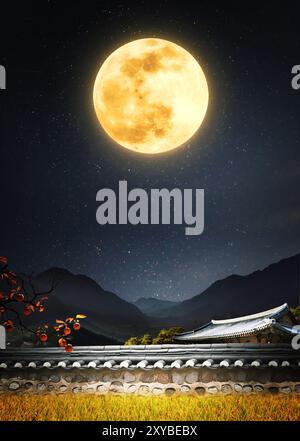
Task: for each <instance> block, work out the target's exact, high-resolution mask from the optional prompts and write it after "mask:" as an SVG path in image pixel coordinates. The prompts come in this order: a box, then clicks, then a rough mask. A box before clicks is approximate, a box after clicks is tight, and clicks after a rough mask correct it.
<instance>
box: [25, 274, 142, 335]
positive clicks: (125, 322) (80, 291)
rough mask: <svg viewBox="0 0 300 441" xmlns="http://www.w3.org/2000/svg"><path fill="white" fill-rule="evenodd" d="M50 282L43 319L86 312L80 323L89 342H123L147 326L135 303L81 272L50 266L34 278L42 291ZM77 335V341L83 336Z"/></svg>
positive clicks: (47, 287) (48, 319)
mask: <svg viewBox="0 0 300 441" xmlns="http://www.w3.org/2000/svg"><path fill="white" fill-rule="evenodd" d="M53 281H54V282H55V283H57V286H56V288H55V290H54V291H53V292H52V293H51V294H50V295H49V300H48V301H47V308H46V311H45V313H44V314H45V316H44V317H45V319H46V320H47V321H50V320H51V319H52V320H53V319H55V318H58V317H59V318H63V317H66V316H73V315H74V314H76V313H81V314H85V315H87V318H86V319H84V320H82V326H83V329H84V330H85V335H88V336H89V337H91V339H92V341H90V343H89V344H105V343H107V340H108V339H109V340H110V341H114V342H123V341H124V339H127V338H128V337H131V336H132V335H136V334H141V333H142V332H143V330H144V329H145V328H148V327H149V325H150V324H148V318H147V317H146V316H145V315H144V314H143V313H142V312H141V311H140V310H139V309H138V308H137V307H136V306H134V305H133V304H131V303H129V302H127V301H125V300H123V299H121V298H120V297H118V296H117V295H116V294H114V293H111V292H108V291H105V290H104V289H103V288H101V286H99V285H98V284H97V283H96V282H95V281H94V280H92V279H91V278H89V277H86V276H84V275H74V274H72V273H71V272H70V271H67V270H65V269H61V268H51V269H49V270H47V271H45V272H43V273H41V274H39V275H37V276H36V277H35V279H34V283H35V286H37V287H39V288H40V289H45V290H47V289H49V287H50V286H51V283H52V282H53ZM32 317H33V316H32ZM38 318H40V317H38ZM79 334H82V332H80V333H78V337H76V338H77V340H78V341H80V338H81V339H82V338H83V337H80V336H79ZM92 336H94V337H95V338H92ZM84 340H86V338H85V339H84ZM104 340H105V341H104Z"/></svg>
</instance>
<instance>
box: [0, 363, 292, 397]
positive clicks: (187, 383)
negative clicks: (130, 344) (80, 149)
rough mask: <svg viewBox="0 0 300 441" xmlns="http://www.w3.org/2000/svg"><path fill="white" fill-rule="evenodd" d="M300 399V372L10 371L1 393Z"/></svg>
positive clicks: (1, 375)
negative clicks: (259, 395)
mask: <svg viewBox="0 0 300 441" xmlns="http://www.w3.org/2000/svg"><path fill="white" fill-rule="evenodd" d="M3 393H12V394H37V393H39V394H47V393H51V394H65V393H75V394H77V393H90V394H106V393H114V394H122V393H126V394H138V395H148V394H154V395H161V394H166V395H173V394H188V393H193V394H218V393H220V394H231V393H246V394H252V393H284V394H300V369H299V368H292V367H268V368H266V367H264V368H260V367H248V368H245V367H243V368H242V367H241V368H239V367H233V368H225V367H218V368H205V367H202V368H183V369H175V368H174V369H167V370H166V369H149V370H147V369H141V368H134V369H116V370H113V369H108V368H103V369H92V368H89V369H85V368H83V369H78V368H71V369H63V368H55V369H47V368H41V369H30V368H25V369H18V368H14V369H6V370H4V371H2V372H1V371H0V394H3Z"/></svg>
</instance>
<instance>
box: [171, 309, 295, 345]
mask: <svg viewBox="0 0 300 441" xmlns="http://www.w3.org/2000/svg"><path fill="white" fill-rule="evenodd" d="M288 313H289V307H288V305H287V303H284V304H283V305H281V306H278V307H277V308H273V309H269V310H267V311H263V312H259V313H257V314H252V315H247V316H243V317H237V318H232V319H226V320H211V321H210V322H209V323H208V324H206V325H204V326H202V327H200V328H198V329H195V330H193V331H189V332H183V333H181V334H177V335H176V336H175V340H177V341H200V340H215V339H222V338H235V337H245V336H250V335H254V334H256V333H259V332H260V331H263V330H265V329H272V328H277V329H280V330H281V331H282V332H285V333H291V329H293V328H291V327H288V326H280V325H279V320H280V319H281V318H282V317H283V316H284V315H286V314H288Z"/></svg>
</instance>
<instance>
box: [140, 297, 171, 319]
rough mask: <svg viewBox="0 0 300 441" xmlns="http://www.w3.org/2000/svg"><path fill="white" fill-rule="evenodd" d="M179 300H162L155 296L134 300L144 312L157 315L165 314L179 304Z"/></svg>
mask: <svg viewBox="0 0 300 441" xmlns="http://www.w3.org/2000/svg"><path fill="white" fill-rule="evenodd" d="M177 303H178V302H171V301H170V300H160V299H156V298H154V297H148V298H146V297H141V298H140V299H138V300H136V301H135V302H134V305H135V306H137V307H138V308H139V309H140V310H141V311H142V312H143V313H144V314H148V315H153V314H154V315H155V316H156V317H159V316H164V315H165V311H166V310H168V309H169V308H171V307H173V306H175V305H177Z"/></svg>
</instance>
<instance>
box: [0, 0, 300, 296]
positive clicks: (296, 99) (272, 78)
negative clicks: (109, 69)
mask: <svg viewBox="0 0 300 441" xmlns="http://www.w3.org/2000/svg"><path fill="white" fill-rule="evenodd" d="M22 3H24V5H23V4H22V5H20V4H18V5H17V6H16V5H13V7H11V8H10V9H9V7H8V6H5V5H1V16H2V17H3V18H4V20H3V22H2V23H1V29H0V41H1V44H0V64H2V65H4V66H5V67H6V70H7V90H6V91H0V148H1V160H0V183H1V195H2V198H1V199H2V209H1V220H0V222H1V254H3V255H7V256H8V257H9V259H10V263H11V267H12V268H14V269H16V270H18V271H25V272H32V271H34V272H40V271H42V270H45V269H48V268H49V267H52V266H56V267H64V268H67V269H68V270H70V271H72V272H74V273H82V274H86V275H88V276H91V277H92V278H94V279H95V280H96V281H97V282H99V283H100V285H101V286H102V287H104V288H105V289H108V290H111V291H113V292H115V293H117V294H118V295H120V296H122V297H123V298H125V299H127V300H135V299H137V298H139V297H142V296H145V297H150V296H156V297H158V298H161V299H169V300H183V299H187V298H189V297H191V296H193V295H196V294H199V293H200V292H201V291H202V290H204V289H205V288H206V287H208V286H209V285H210V284H211V283H212V282H214V281H215V280H217V279H220V278H223V277H226V276H228V275H230V274H232V273H237V274H247V273H249V272H251V271H253V270H256V269H261V268H263V267H265V266H267V265H268V264H270V263H272V262H276V261H278V260H280V259H281V258H284V257H288V256H290V255H293V254H295V253H297V252H299V245H300V235H299V223H300V205H299V183H300V182H299V181H300V170H299V160H300V145H299V140H300V124H299V115H300V91H295V90H293V89H292V88H291V79H292V75H291V69H292V67H293V66H294V65H295V64H300V30H299V24H298V20H299V14H300V8H299V6H298V7H296V2H295V3H294V6H291V8H290V9H288V8H287V7H286V6H285V7H282V8H279V7H277V6H275V5H274V3H271V2H264V4H263V5H261V4H259V3H258V5H257V6H255V3H253V2H250V3H249V6H248V7H247V3H243V5H242V6H240V7H236V6H235V7H234V6H231V3H230V2H228V3H227V2H226V5H227V6H226V7H225V6H223V5H222V3H224V2H222V3H221V2H220V5H219V6H218V5H217V3H214V4H212V3H213V2H197V3H201V4H200V5H199V4H195V2H189V1H184V2H183V1H180V2H173V1H163V0H161V1H159V2H156V1H151V2H149V1H139V2H137V3H135V2H134V1H130V2H123V1H98V2H91V1H84V2H83V1H78V2H76V3H75V2H71V1H64V2H59V1H39V2H37V1H36V2H33V1H27V2H22ZM193 3H194V4H193ZM261 3H262V2H261ZM297 9H298V14H297ZM145 37H158V38H164V39H167V40H170V41H173V42H174V43H177V44H179V45H181V46H182V47H184V48H185V49H187V50H188V51H189V52H191V54H192V55H193V56H194V57H195V58H196V59H197V60H198V61H199V63H200V64H201V66H202V68H203V70H204V72H205V74H206V77H207V80H208V84H209V90H210V104H209V109H208V113H207V115H206V118H205V121H204V123H203V125H202V126H201V128H200V130H199V132H198V133H197V134H196V136H194V137H193V138H192V139H191V141H190V142H189V143H188V144H187V145H186V146H184V147H182V148H179V149H177V150H174V151H172V152H169V153H165V154H161V155H156V156H154V157H153V156H145V155H140V154H137V153H134V152H130V151H128V150H126V149H124V148H122V147H120V146H118V145H117V144H115V143H114V142H113V141H111V140H110V139H108V137H107V135H105V133H104V132H103V130H102V129H101V127H100V126H99V124H98V122H97V119H96V116H95V112H94V109H93V105H92V88H93V83H94V80H95V77H96V74H97V72H98V69H99V67H100V66H101V64H102V63H103V61H104V60H105V58H106V57H107V56H108V55H109V54H110V53H111V52H112V51H113V50H115V49H117V48H118V47H120V46H121V45H122V44H125V43H127V42H129V41H132V40H135V39H138V38H145ZM119 180H127V181H128V186H129V188H130V189H131V188H135V187H140V188H144V189H145V190H150V189H151V188H163V187H165V188H169V189H172V188H175V187H178V188H181V189H183V188H194V189H195V188H204V190H205V230H204V233H203V234H202V235H200V236H186V235H185V234H184V227H183V226H180V225H175V226H174V225H170V226H167V225H157V226H151V225H144V226H131V225H127V226H126V225H120V226H119V225H108V226H105V227H103V226H100V225H99V224H97V222H96V217H95V215H96V209H97V207H98V203H96V199H95V198H96V193H97V191H98V190H99V189H101V188H104V187H108V188H112V189H115V190H116V191H117V188H118V182H119Z"/></svg>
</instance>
